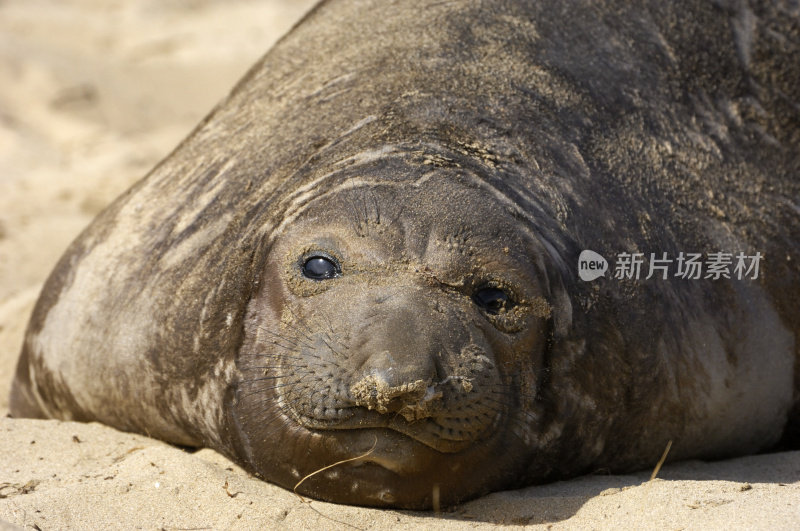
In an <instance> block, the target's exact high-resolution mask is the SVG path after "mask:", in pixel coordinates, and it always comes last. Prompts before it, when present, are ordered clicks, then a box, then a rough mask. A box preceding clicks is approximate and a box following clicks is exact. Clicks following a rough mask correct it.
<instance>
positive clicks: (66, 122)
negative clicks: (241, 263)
mask: <svg viewBox="0 0 800 531" xmlns="http://www.w3.org/2000/svg"><path fill="white" fill-rule="evenodd" d="M312 4H313V0H301V1H289V0H258V1H255V0H234V1H227V2H222V1H221V0H216V1H212V0H183V1H181V0H127V1H125V0H0V417H4V416H5V413H6V411H7V406H8V402H7V395H8V389H9V385H10V381H11V377H12V375H13V370H14V366H15V360H16V356H17V353H18V351H19V346H20V344H21V340H22V334H23V330H24V326H25V322H26V320H27V316H28V314H29V313H30V311H31V308H32V305H33V303H34V301H35V298H36V296H37V294H38V291H39V289H40V287H41V284H42V282H43V281H44V279H45V277H46V276H47V274H48V272H49V271H50V269H51V268H52V267H53V265H54V264H55V262H56V260H57V259H58V257H59V255H60V254H61V253H62V252H63V250H64V249H65V247H66V246H67V245H68V244H69V242H70V241H71V240H72V238H74V237H75V236H76V235H77V234H78V233H79V232H80V230H81V229H82V228H83V227H84V226H85V225H86V224H87V223H88V222H89V221H90V220H91V219H92V218H93V217H94V216H95V215H96V214H97V213H98V212H99V211H100V210H101V209H102V208H103V207H104V206H105V205H106V204H108V203H109V202H110V201H111V200H112V199H114V197H116V196H117V195H118V194H120V193H121V192H123V191H124V190H125V189H126V188H128V187H129V186H130V185H131V184H132V183H133V182H135V181H136V180H137V179H139V178H141V177H142V176H143V175H144V174H145V173H146V172H147V171H148V170H149V169H150V168H151V167H152V166H153V165H154V164H155V163H156V162H158V161H159V160H160V159H161V158H162V157H164V156H165V155H166V154H167V153H169V152H170V151H171V150H172V149H173V147H174V146H175V145H176V144H177V143H178V142H179V141H180V140H181V139H182V138H183V137H184V136H185V135H186V134H187V133H188V132H189V131H190V130H191V129H192V127H193V126H194V125H195V124H196V123H197V122H198V121H199V120H200V119H201V118H202V117H203V116H204V115H205V114H206V113H207V112H208V111H209V110H210V109H211V107H212V106H213V105H214V104H215V103H216V102H217V101H219V100H220V99H221V98H222V97H223V96H224V95H225V94H226V93H227V91H228V90H229V89H230V88H231V87H232V86H233V84H234V83H235V81H236V80H237V79H238V78H239V77H240V76H241V75H242V74H243V73H244V72H245V71H246V70H247V68H248V67H249V66H250V65H251V64H252V63H253V62H255V60H256V59H257V58H258V57H259V56H260V55H262V54H263V52H264V51H265V50H267V49H268V48H269V46H270V45H271V44H272V43H274V42H275V41H276V40H277V38H279V37H280V36H281V35H282V34H283V33H285V32H286V31H287V30H288V29H289V28H290V27H291V25H292V24H293V23H294V22H295V21H296V20H298V19H299V17H300V16H302V14H303V13H304V12H305V11H306V10H308V9H309V8H310V7H311V5H312ZM649 475H650V472H649V471H643V472H642V473H639V474H635V475H628V476H603V475H595V476H588V477H584V478H579V479H576V480H573V481H569V482H561V483H556V484H552V485H545V486H539V487H531V488H527V489H522V490H518V491H510V492H503V493H496V494H493V495H490V496H487V497H485V498H482V499H480V500H476V501H474V502H471V503H468V504H465V505H463V506H460V507H457V508H456V509H455V510H453V511H451V512H447V513H444V514H440V515H435V514H433V513H409V512H403V511H378V510H369V509H362V508H355V507H344V506H336V505H331V504H326V503H322V502H317V501H313V502H310V501H308V500H301V499H300V498H298V497H297V496H295V495H294V494H292V493H291V492H288V491H285V490H283V489H280V488H278V487H274V486H272V485H269V484H267V483H264V482H262V481H259V480H257V479H255V478H252V477H250V476H248V475H247V474H246V473H244V472H243V471H241V470H240V469H239V468H238V467H236V466H234V465H232V464H231V463H230V462H228V461H227V460H226V459H224V458H223V457H221V456H219V455H218V454H216V453H214V452H212V451H210V450H200V451H197V452H193V453H190V452H186V451H184V450H180V449H177V448H173V447H171V446H168V445H166V444H163V443H161V442H158V441H155V440H152V439H148V438H146V437H142V436H138V435H131V434H125V433H120V432H117V431H115V430H113V429H110V428H107V427H104V426H101V425H97V424H88V425H87V424H76V423H64V422H57V421H32V420H14V419H8V418H0V530H5V529H15V528H16V526H18V527H20V528H24V529H42V530H49V529H264V528H286V529H352V528H357V529H384V528H393V529H417V528H429V529H432V528H437V529H439V528H441V529H472V528H476V529H477V528H498V527H505V526H508V527H511V528H515V529H516V528H519V527H520V526H530V527H531V528H540V527H541V528H547V529H612V528H637V529H649V528H655V529H708V528H712V529H724V528H737V529H738V528H751V529H789V528H800V452H791V453H782V454H772V455H762V456H753V457H745V458H741V459H736V460H731V461H725V462H718V463H701V462H688V463H680V464H676V465H669V466H666V467H665V468H664V469H663V470H662V471H661V473H660V474H659V479H657V480H655V481H652V482H648V481H647V480H648V479H649Z"/></svg>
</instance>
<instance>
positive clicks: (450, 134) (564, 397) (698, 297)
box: [11, 0, 800, 507]
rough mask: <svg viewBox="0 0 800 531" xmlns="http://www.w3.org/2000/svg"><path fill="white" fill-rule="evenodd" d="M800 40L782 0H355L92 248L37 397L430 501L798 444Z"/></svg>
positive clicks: (286, 55)
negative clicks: (587, 277) (740, 262)
mask: <svg viewBox="0 0 800 531" xmlns="http://www.w3.org/2000/svg"><path fill="white" fill-rule="evenodd" d="M798 54H800V16H799V15H798V12H797V9H796V8H794V10H792V9H790V8H789V7H786V6H783V4H782V3H780V2H775V3H771V2H751V3H749V4H748V3H747V2H730V5H727V3H726V2H705V1H694V2H682V1H680V2H659V1H655V0H653V1H650V2H646V1H639V2H628V1H624V2H623V1H619V2H616V1H591V2H589V1H586V2H562V1H556V0H553V1H542V2H527V1H497V2H479V1H469V0H463V1H456V2H424V1H418V2H401V3H387V2H380V1H378V0H374V1H363V2H355V1H346V0H342V1H329V2H324V3H322V4H321V5H320V6H318V7H317V8H316V9H315V10H314V11H313V12H312V13H311V14H310V15H309V16H307V17H306V18H305V19H304V20H303V21H302V22H301V23H300V24H299V25H298V26H297V27H295V29H294V30H293V31H292V32H291V33H290V34H289V35H288V36H287V37H285V38H284V39H283V40H282V41H281V42H280V43H279V44H278V45H277V46H276V47H275V48H274V49H273V50H272V51H271V52H270V53H268V54H267V55H266V56H265V58H264V59H263V60H262V61H261V62H260V63H259V64H257V65H256V66H255V67H254V68H253V69H252V70H251V71H250V73H249V74H248V75H247V76H246V78H245V79H244V80H243V81H242V82H241V83H240V84H239V85H238V86H237V87H236V89H235V90H234V91H233V92H232V94H231V95H230V96H229V97H228V98H227V99H226V100H225V101H224V102H222V103H221V104H220V105H219V106H218V107H217V108H216V109H215V111H214V112H213V113H212V114H211V115H210V116H209V118H208V119H206V120H205V121H204V122H203V123H202V124H201V125H200V126H199V127H198V128H197V129H196V130H195V131H194V133H193V134H192V135H191V136H190V137H189V138H188V139H187V140H186V141H184V142H183V144H181V145H180V146H179V147H178V148H177V149H176V150H175V152H173V153H172V154H171V155H170V156H169V157H168V158H167V159H166V160H165V161H164V162H162V163H161V164H160V165H159V166H158V167H156V168H155V169H154V170H153V171H152V173H151V174H150V175H148V176H147V177H146V178H145V179H144V180H142V181H141V182H139V183H138V184H137V185H136V186H134V187H133V188H132V189H131V190H130V191H129V192H127V193H126V194H125V195H123V196H122V197H121V198H119V199H118V200H117V201H116V202H115V203H114V204H113V205H111V206H110V207H109V208H108V209H107V210H106V211H105V212H103V213H102V214H101V215H100V216H99V217H98V218H97V220H95V222H94V223H93V224H92V225H91V226H90V227H89V228H88V229H87V230H86V231H85V232H84V233H83V234H82V235H81V236H80V237H79V238H78V239H77V240H76V241H75V242H74V243H73V244H72V246H71V247H70V248H69V250H68V251H67V253H66V254H65V255H64V257H63V258H62V259H61V261H60V262H59V264H58V266H57V267H56V269H55V271H54V272H53V274H52V275H51V277H50V278H49V280H48V281H47V283H46V284H45V287H44V289H43V292H42V295H41V298H40V300H39V302H38V304H37V306H36V309H35V311H34V314H33V317H32V320H31V323H30V326H29V329H28V333H27V336H26V340H25V345H24V348H23V352H22V356H21V359H20V363H19V368H18V372H17V375H16V380H15V384H14V389H13V391H12V397H11V400H12V402H11V409H12V414H14V415H17V416H25V415H27V416H38V417H56V418H66V419H76V420H86V421H88V420H98V421H101V422H104V423H106V424H109V425H111V426H115V427H117V428H120V429H124V430H131V431H138V432H143V433H147V434H150V435H152V436H154V437H159V438H162V439H164V440H167V441H171V442H174V443H177V444H182V445H192V446H209V447H212V448H215V449H217V450H219V451H221V452H222V453H224V454H226V455H228V456H230V457H231V458H233V459H235V460H236V461H238V462H239V463H241V464H242V465H243V466H245V467H246V468H248V469H249V470H251V471H253V472H254V473H256V474H258V475H260V476H261V477H264V478H265V479H267V480H270V481H273V482H276V483H279V484H281V485H284V486H287V487H289V488H291V487H293V486H294V485H296V484H297V483H298V482H300V480H301V479H303V478H304V477H306V476H307V475H309V474H311V473H313V472H315V471H317V470H319V469H322V468H323V467H326V466H327V465H331V464H333V463H336V462H339V461H344V460H348V459H349V460H350V461H347V462H344V463H341V464H338V465H336V466H334V467H331V468H328V469H326V470H325V471H323V472H321V473H318V474H315V475H313V476H311V477H308V478H307V479H305V480H304V481H303V482H302V483H301V484H300V486H299V488H298V490H299V491H300V492H304V493H307V494H310V495H312V496H316V497H319V498H323V499H328V500H333V501H339V502H346V503H356V504H364V505H383V506H400V507H429V506H431V504H433V503H435V500H436V498H437V494H436V493H438V498H439V500H440V502H441V503H443V504H447V503H455V502H457V501H459V500H463V499H466V498H468V497H471V496H476V495H479V494H481V493H485V492H488V491H490V490H496V489H501V488H507V487H512V486H518V485H523V484H526V483H531V482H541V481H546V480H551V479H554V478H563V477H568V476H571V475H576V474H580V473H586V472H591V471H594V470H598V469H607V470H611V471H624V470H630V469H635V468H641V467H649V466H652V465H653V464H654V463H655V462H656V461H657V460H658V458H659V456H660V455H661V453H662V451H663V450H664V448H665V446H666V445H667V443H668V441H670V440H672V441H673V446H672V451H671V453H670V457H671V458H672V459H679V458H688V457H700V458H713V457H724V456H731V455H736V454H743V453H748V452H755V451H759V450H763V449H766V448H769V447H771V446H773V445H775V444H776V443H778V442H779V441H780V440H781V438H782V437H785V439H784V440H789V439H790V438H791V434H792V430H797V426H798V421H799V420H800V417H799V416H798V380H799V378H798V372H797V370H798V369H797V367H798V361H797V360H798V334H799V333H800V310H799V309H798V308H799V305H798V297H800V184H799V183H800V149H799V148H798V146H800V63H798V61H797V60H796V59H797V57H798ZM583 250H593V251H595V252H596V253H599V254H600V255H602V256H604V257H606V258H609V259H612V260H613V257H615V256H629V257H630V256H636V255H637V253H642V254H643V256H644V257H645V258H646V261H645V263H644V268H645V269H644V271H643V273H642V275H641V276H640V278H636V277H635V276H633V275H632V274H627V273H625V272H624V271H621V272H620V273H619V274H617V275H614V274H612V273H614V272H615V271H617V270H616V269H615V270H610V271H609V272H608V273H607V274H606V275H605V276H604V277H603V278H598V279H596V280H594V281H584V280H581V278H579V263H578V262H579V256H580V254H581V251H583ZM651 253H652V256H651ZM681 253H684V254H681ZM690 253H700V254H701V255H702V256H703V258H704V259H708V258H709V257H712V256H714V257H716V259H717V260H716V261H717V263H718V264H721V263H723V262H724V261H725V260H724V258H725V257H726V256H727V259H728V260H730V261H731V264H730V266H731V267H730V268H728V269H727V270H726V271H727V273H725V274H722V273H717V274H715V273H714V271H713V267H712V266H709V268H710V269H708V270H704V271H703V273H702V274H701V275H700V278H693V276H692V275H689V278H684V277H686V276H687V275H685V274H684V275H683V276H680V275H679V274H678V273H679V272H678V271H676V269H675V268H676V267H679V266H680V267H682V266H685V265H686V264H685V263H684V262H683V261H682V260H683V259H684V258H687V257H689V256H690ZM717 253H722V254H717ZM740 253H741V255H742V256H743V257H748V258H750V257H755V256H760V257H761V261H760V262H757V261H755V260H750V262H748V266H753V262H754V261H755V262H756V263H758V264H760V269H759V271H758V272H756V271H755V270H754V268H752V267H751V268H750V269H749V270H743V269H736V264H737V257H738V256H739V254H740ZM669 260H672V262H670V261H669ZM648 265H661V266H664V267H663V268H662V269H658V268H656V269H654V274H653V275H652V276H651V278H649V279H646V278H645V276H647V275H646V274H645V273H646V272H647V271H648V270H647V267H648ZM667 266H670V267H672V269H670V268H669V267H667ZM743 271H744V273H745V275H742V272H743ZM662 272H663V274H662ZM629 273H630V272H629ZM684 273H685V271H684ZM725 275H727V276H728V277H730V278H725ZM618 276H619V277H622V278H617V277H618ZM665 276H666V278H664V277H665ZM717 277H718V278H717ZM739 277H742V278H739ZM358 456H361V457H360V458H358V459H353V458H356V457H358Z"/></svg>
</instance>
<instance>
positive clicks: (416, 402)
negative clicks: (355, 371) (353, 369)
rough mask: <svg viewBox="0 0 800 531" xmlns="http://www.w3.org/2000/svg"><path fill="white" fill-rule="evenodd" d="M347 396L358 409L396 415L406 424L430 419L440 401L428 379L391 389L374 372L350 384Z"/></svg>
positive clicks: (395, 386)
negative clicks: (400, 416) (406, 422)
mask: <svg viewBox="0 0 800 531" xmlns="http://www.w3.org/2000/svg"><path fill="white" fill-rule="evenodd" d="M350 395H351V398H352V399H353V401H354V402H355V403H356V405H358V406H361V407H365V408H367V409H371V410H374V411H377V412H378V413H381V414H386V413H398V414H400V415H402V416H403V417H404V418H405V419H406V420H408V421H409V422H411V421H414V420H419V419H422V418H426V417H430V416H432V415H433V413H434V412H435V410H436V409H437V408H438V403H439V402H440V400H441V398H442V392H441V391H439V390H437V389H436V387H435V386H434V385H433V384H432V382H431V381H430V380H428V381H426V380H415V381H413V382H407V383H403V384H400V385H394V386H392V385H389V384H388V383H387V382H386V380H385V379H384V378H383V377H382V375H381V374H377V373H372V374H368V375H367V376H365V377H364V378H362V379H361V380H359V381H358V382H356V383H355V384H353V385H352V386H351V387H350Z"/></svg>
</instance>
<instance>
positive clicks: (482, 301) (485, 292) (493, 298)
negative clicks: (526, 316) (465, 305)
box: [474, 288, 512, 315]
mask: <svg viewBox="0 0 800 531" xmlns="http://www.w3.org/2000/svg"><path fill="white" fill-rule="evenodd" d="M474 299H475V303H476V304H477V305H478V306H480V307H481V308H483V310H484V311H485V312H486V313H490V314H492V315H497V314H498V313H500V312H502V311H506V310H509V309H511V306H512V302H511V298H510V297H509V296H508V293H506V292H505V291H503V290H501V289H498V288H482V289H479V290H478V291H476V292H475V295H474Z"/></svg>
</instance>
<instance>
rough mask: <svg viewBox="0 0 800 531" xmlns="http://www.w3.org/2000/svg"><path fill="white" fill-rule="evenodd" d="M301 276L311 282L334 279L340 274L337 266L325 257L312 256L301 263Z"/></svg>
mask: <svg viewBox="0 0 800 531" xmlns="http://www.w3.org/2000/svg"><path fill="white" fill-rule="evenodd" d="M302 269H303V276H304V277H306V278H310V279H312V280H326V279H329V278H336V277H338V276H339V274H340V273H341V270H340V269H339V264H337V263H336V262H335V261H333V260H332V259H330V258H328V257H326V256H312V257H310V258H308V259H306V261H305V262H304V263H303V267H302Z"/></svg>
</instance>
